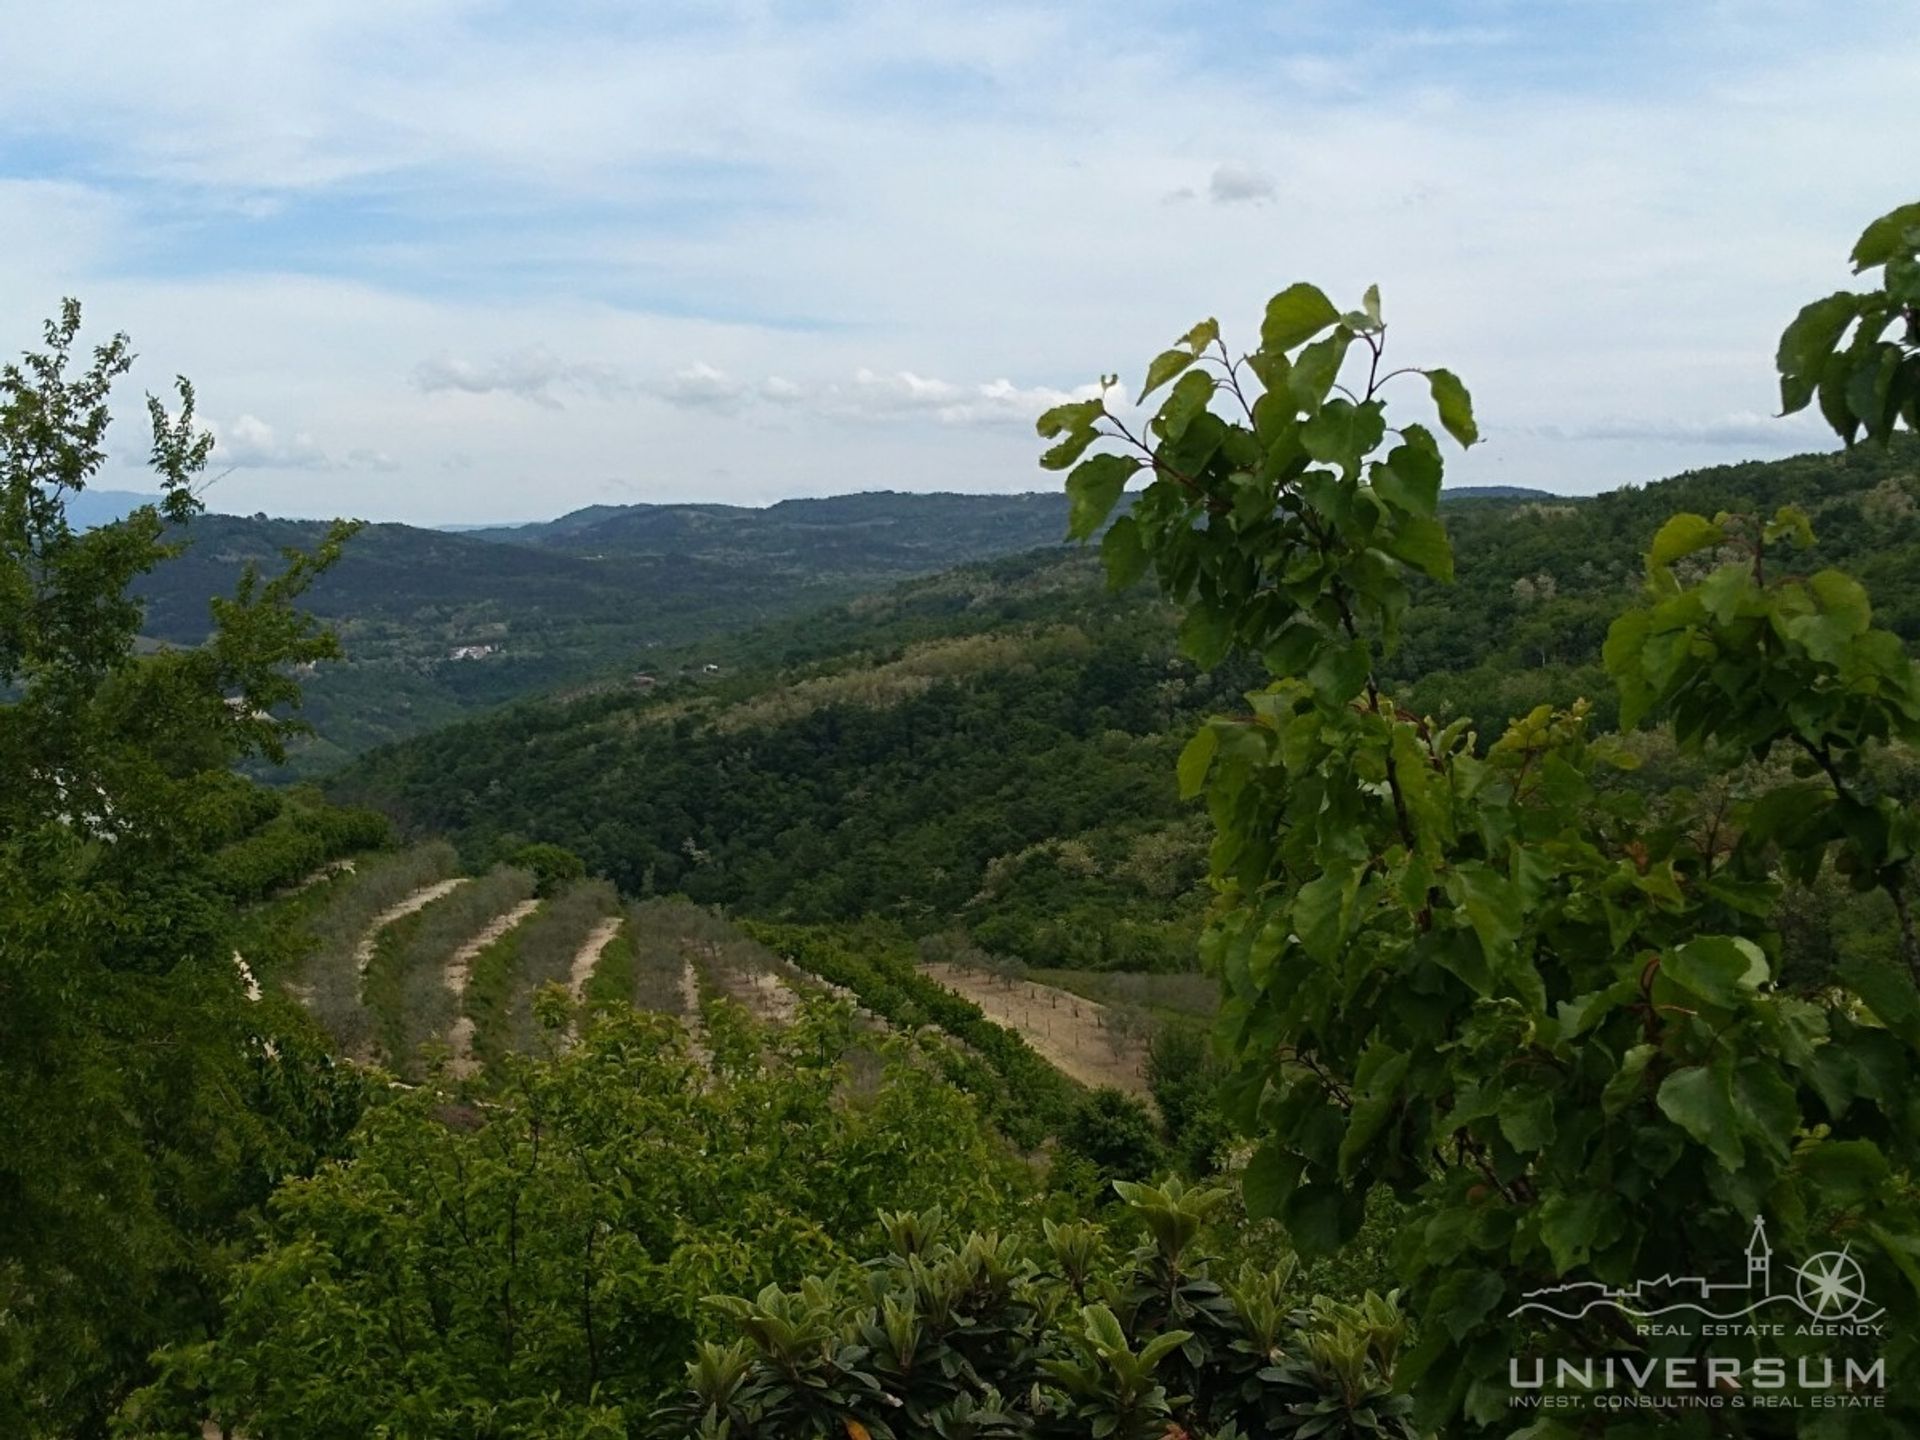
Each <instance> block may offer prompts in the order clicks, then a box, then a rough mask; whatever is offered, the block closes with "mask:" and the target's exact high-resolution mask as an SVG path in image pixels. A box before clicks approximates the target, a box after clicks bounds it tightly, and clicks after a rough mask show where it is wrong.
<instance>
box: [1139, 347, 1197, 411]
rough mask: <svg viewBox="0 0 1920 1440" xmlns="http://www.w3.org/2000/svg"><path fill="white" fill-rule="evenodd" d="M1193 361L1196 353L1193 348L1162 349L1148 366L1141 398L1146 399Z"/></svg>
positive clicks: (1142, 385)
mask: <svg viewBox="0 0 1920 1440" xmlns="http://www.w3.org/2000/svg"><path fill="white" fill-rule="evenodd" d="M1193 361H1194V355H1193V352H1192V351H1191V350H1181V349H1173V350H1162V351H1161V352H1160V353H1159V354H1158V355H1156V356H1154V357H1153V363H1152V364H1151V365H1149V366H1147V378H1146V379H1145V380H1144V381H1142V382H1141V385H1140V398H1141V399H1142V400H1144V399H1146V398H1147V396H1149V395H1151V394H1152V393H1153V392H1154V391H1156V390H1158V389H1159V388H1160V387H1161V386H1162V385H1164V384H1166V383H1167V381H1169V380H1171V379H1173V377H1174V376H1176V375H1178V374H1179V373H1180V372H1181V371H1182V370H1185V369H1186V368H1187V367H1188V366H1189V365H1191V364H1193Z"/></svg>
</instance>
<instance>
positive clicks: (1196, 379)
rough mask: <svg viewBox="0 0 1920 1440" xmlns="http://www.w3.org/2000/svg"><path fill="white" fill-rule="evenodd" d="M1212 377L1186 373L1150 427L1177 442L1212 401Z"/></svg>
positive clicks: (1175, 385) (1176, 383)
mask: <svg viewBox="0 0 1920 1440" xmlns="http://www.w3.org/2000/svg"><path fill="white" fill-rule="evenodd" d="M1213 391H1214V381H1213V377H1212V376H1211V375H1209V374H1207V373H1206V372H1205V371H1204V370H1189V371H1187V373H1186V374H1184V375H1182V376H1181V377H1180V378H1179V380H1177V381H1176V382H1175V383H1174V387H1173V389H1172V390H1171V391H1169V392H1168V394H1167V398H1166V399H1165V400H1164V401H1162V402H1161V405H1160V411H1159V413H1158V414H1157V415H1155V416H1154V417H1153V428H1154V430H1155V431H1156V432H1158V433H1159V434H1161V435H1163V436H1165V437H1166V438H1167V439H1168V440H1170V441H1173V440H1178V439H1179V438H1180V437H1181V436H1182V435H1185V434H1186V433H1187V427H1188V426H1189V425H1191V424H1192V423H1193V422H1194V420H1195V419H1196V418H1197V417H1198V416H1200V415H1201V414H1203V413H1204V412H1205V411H1206V408H1207V406H1208V404H1209V403H1211V401H1212V400H1213Z"/></svg>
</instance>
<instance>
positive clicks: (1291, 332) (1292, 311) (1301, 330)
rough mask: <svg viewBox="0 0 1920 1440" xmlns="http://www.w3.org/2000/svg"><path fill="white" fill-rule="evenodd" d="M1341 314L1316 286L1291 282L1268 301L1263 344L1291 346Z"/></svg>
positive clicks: (1262, 328)
mask: <svg viewBox="0 0 1920 1440" xmlns="http://www.w3.org/2000/svg"><path fill="white" fill-rule="evenodd" d="M1339 318H1340V312H1339V311H1338V310H1336V309H1334V307H1333V302H1332V301H1331V300H1329V299H1327V297H1326V295H1325V294H1324V293H1323V292H1322V291H1321V290H1320V289H1319V288H1318V287H1317V286H1313V285H1308V284H1304V283H1302V284H1299V285H1289V286H1288V287H1287V288H1286V289H1285V290H1282V291H1281V292H1280V293H1279V294H1278V295H1276V296H1274V297H1273V299H1271V300H1269V301H1268V302H1267V316H1266V319H1265V320H1264V321H1262V322H1261V325H1260V344H1261V346H1262V348H1264V349H1267V350H1291V349H1293V347H1294V346H1296V345H1299V344H1301V343H1303V342H1304V341H1308V340H1311V339H1312V338H1313V337H1314V336H1316V335H1318V334H1319V333H1320V332H1321V331H1322V330H1324V329H1326V328H1327V327H1328V326H1329V325H1331V324H1333V323H1334V322H1335V321H1336V320H1338V319H1339Z"/></svg>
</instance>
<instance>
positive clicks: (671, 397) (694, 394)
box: [653, 360, 747, 410]
mask: <svg viewBox="0 0 1920 1440" xmlns="http://www.w3.org/2000/svg"><path fill="white" fill-rule="evenodd" d="M653 393H654V394H655V395H657V396H659V397H660V398H661V399H662V400H665V401H666V402H667V403H668V404H670V405H681V406H685V407H687V408H688V409H692V410H737V409H739V408H740V404H741V402H742V401H743V400H745V399H746V397H747V387H746V386H745V385H744V384H742V383H741V382H740V381H738V380H735V379H734V378H733V377H732V376H731V375H729V374H727V372H726V371H724V370H722V369H720V368H719V367H718V366H716V365H709V364H708V363H707V362H706V361H704V360H696V361H694V362H693V364H691V365H689V366H687V367H686V369H684V370H679V371H676V372H674V374H673V375H672V376H671V377H669V378H668V379H667V380H666V381H665V382H664V383H662V384H660V385H657V386H655V387H653Z"/></svg>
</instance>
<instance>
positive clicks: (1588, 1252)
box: [1540, 1188, 1617, 1275]
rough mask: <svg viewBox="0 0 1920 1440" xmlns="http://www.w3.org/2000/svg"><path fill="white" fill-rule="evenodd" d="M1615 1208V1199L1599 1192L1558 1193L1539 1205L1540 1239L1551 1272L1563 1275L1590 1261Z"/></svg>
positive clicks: (1597, 1190) (1603, 1240) (1590, 1190)
mask: <svg viewBox="0 0 1920 1440" xmlns="http://www.w3.org/2000/svg"><path fill="white" fill-rule="evenodd" d="M1616 1206H1617V1202H1616V1201H1615V1200H1614V1198H1613V1197H1612V1196H1611V1195H1609V1194H1607V1192H1606V1191H1604V1190H1601V1189H1597V1188H1595V1189H1585V1188H1583V1189H1579V1190H1574V1191H1571V1192H1569V1191H1564V1190H1563V1191H1559V1192H1556V1193H1555V1194H1552V1195H1549V1196H1548V1197H1547V1198H1546V1200H1545V1201H1544V1202H1542V1204H1541V1206H1540V1238H1541V1239H1542V1240H1543V1241H1545V1242H1546V1246H1547V1253H1548V1254H1550V1255H1551V1256H1553V1268H1554V1272H1555V1273H1556V1274H1559V1275H1565V1274H1566V1273H1567V1272H1568V1271H1570V1270H1573V1269H1575V1268H1577V1267H1579V1266H1581V1265H1584V1264H1586V1263H1587V1261H1588V1260H1589V1259H1590V1258H1592V1254H1593V1248H1594V1245H1595V1243H1596V1242H1598V1243H1602V1244H1604V1243H1605V1241H1606V1239H1610V1238H1611V1236H1606V1237H1603V1236H1602V1233H1601V1227H1602V1225H1603V1224H1605V1223H1606V1222H1607V1221H1608V1220H1610V1219H1611V1218H1613V1217H1612V1215H1611V1213H1610V1212H1612V1211H1613V1210H1614V1209H1615V1208H1616Z"/></svg>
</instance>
